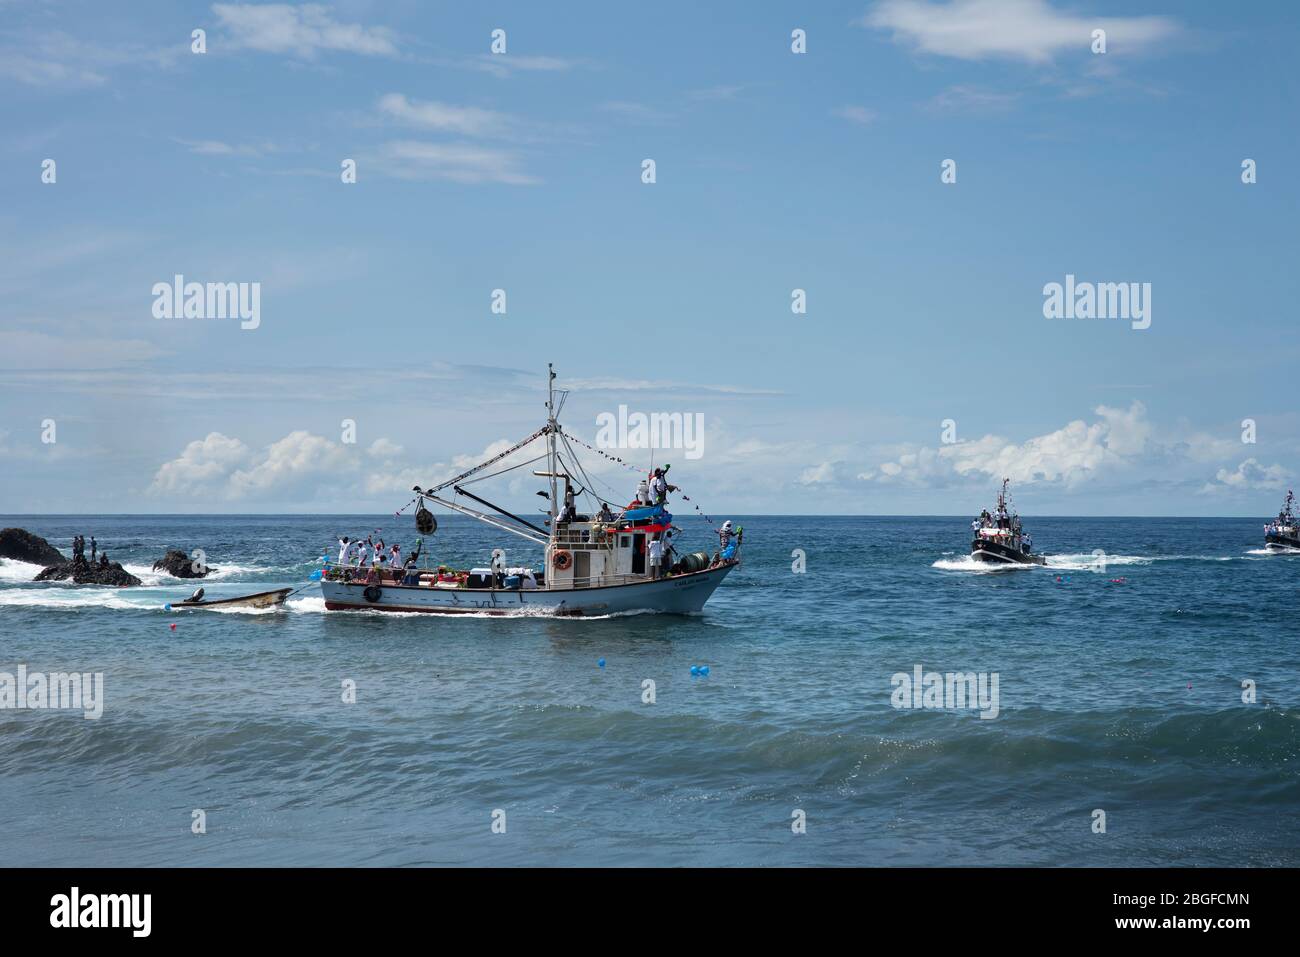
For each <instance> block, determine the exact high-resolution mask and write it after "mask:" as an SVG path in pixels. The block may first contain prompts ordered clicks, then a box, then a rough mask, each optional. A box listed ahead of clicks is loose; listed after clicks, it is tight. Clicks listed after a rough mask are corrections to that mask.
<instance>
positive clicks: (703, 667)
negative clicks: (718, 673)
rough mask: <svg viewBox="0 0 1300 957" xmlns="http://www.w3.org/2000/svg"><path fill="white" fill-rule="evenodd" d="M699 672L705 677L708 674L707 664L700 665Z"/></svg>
mask: <svg viewBox="0 0 1300 957" xmlns="http://www.w3.org/2000/svg"><path fill="white" fill-rule="evenodd" d="M700 674H702V675H704V677H706V678H707V677H708V676H709V666H708V665H700Z"/></svg>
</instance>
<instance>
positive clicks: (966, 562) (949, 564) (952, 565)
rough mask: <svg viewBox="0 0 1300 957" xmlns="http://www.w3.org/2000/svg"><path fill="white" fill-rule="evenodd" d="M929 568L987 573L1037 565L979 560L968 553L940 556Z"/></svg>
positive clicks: (1035, 566)
mask: <svg viewBox="0 0 1300 957" xmlns="http://www.w3.org/2000/svg"><path fill="white" fill-rule="evenodd" d="M930 567H931V568H941V569H943V570H944V571H950V572H976V573H979V574H985V575H987V574H989V573H990V572H1004V571H1012V570H1014V569H1019V568H1037V567H1038V566H1037V565H1022V564H1020V563H1019V562H981V561H977V560H976V559H974V558H972V557H971V556H970V555H962V556H961V557H960V558H941V559H939V560H938V561H937V562H935V563H934V564H932V565H931V566H930Z"/></svg>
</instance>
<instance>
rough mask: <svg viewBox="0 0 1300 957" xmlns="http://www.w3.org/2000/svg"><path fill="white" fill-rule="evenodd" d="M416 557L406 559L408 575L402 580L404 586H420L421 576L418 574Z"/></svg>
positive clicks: (411, 556) (412, 555)
mask: <svg viewBox="0 0 1300 957" xmlns="http://www.w3.org/2000/svg"><path fill="white" fill-rule="evenodd" d="M415 569H416V563H415V555H414V554H411V555H410V556H408V557H407V559H406V574H405V575H404V576H403V578H402V584H403V585H418V584H420V576H419V574H417V572H416V570H415Z"/></svg>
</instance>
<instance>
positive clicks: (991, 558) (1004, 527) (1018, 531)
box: [970, 478, 1047, 565]
mask: <svg viewBox="0 0 1300 957" xmlns="http://www.w3.org/2000/svg"><path fill="white" fill-rule="evenodd" d="M1010 484H1011V479H1009V478H1004V479H1003V480H1002V488H1001V490H1000V491H999V492H998V502H997V506H996V508H995V510H994V512H993V513H992V514H990V513H989V511H988V509H985V510H984V511H983V512H981V513H980V516H979V518H977V519H976V520H975V521H973V522H971V530H972V531H973V532H974V540H973V541H972V542H971V545H970V554H971V558H973V559H975V561H977V562H990V563H999V564H1004V565H1046V564H1047V559H1046V558H1045V557H1044V556H1042V555H1037V554H1035V553H1034V552H1033V551H1032V549H1031V545H1032V543H1031V542H1030V538H1029V534H1028V533H1027V532H1026V531H1025V530H1024V528H1023V527H1022V526H1021V524H1020V516H1019V515H1018V514H1016V510H1015V506H1014V505H1013V504H1012V502H1011V493H1010V491H1009V488H1008V487H1009V486H1010Z"/></svg>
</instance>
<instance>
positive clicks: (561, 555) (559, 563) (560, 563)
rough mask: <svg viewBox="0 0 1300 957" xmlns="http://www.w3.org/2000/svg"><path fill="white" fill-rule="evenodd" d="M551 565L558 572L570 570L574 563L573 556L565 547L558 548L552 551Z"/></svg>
mask: <svg viewBox="0 0 1300 957" xmlns="http://www.w3.org/2000/svg"><path fill="white" fill-rule="evenodd" d="M551 565H552V567H554V569H555V570H556V571H557V572H564V571H568V570H569V568H570V566H572V565H573V556H572V555H570V554H569V553H568V552H566V551H565V550H564V549H563V548H557V549H556V550H555V551H554V552H552V553H551Z"/></svg>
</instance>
